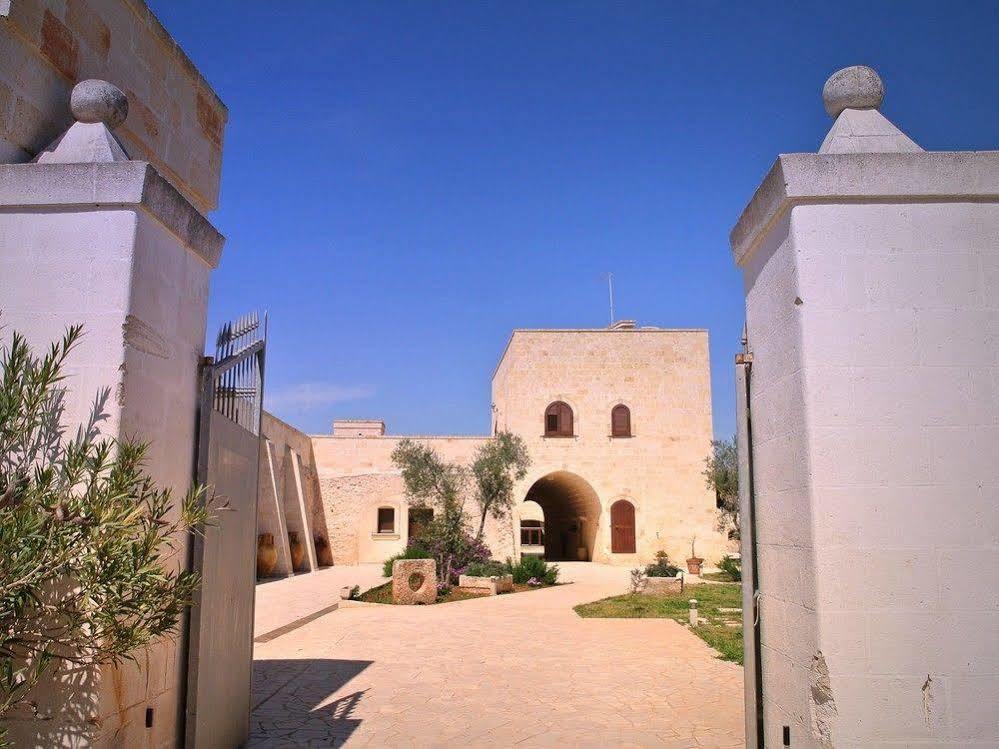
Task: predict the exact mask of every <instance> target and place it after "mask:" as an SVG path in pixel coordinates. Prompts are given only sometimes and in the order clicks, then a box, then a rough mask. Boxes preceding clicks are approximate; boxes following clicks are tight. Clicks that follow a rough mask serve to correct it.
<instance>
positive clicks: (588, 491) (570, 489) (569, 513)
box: [522, 471, 600, 562]
mask: <svg viewBox="0 0 999 749" xmlns="http://www.w3.org/2000/svg"><path fill="white" fill-rule="evenodd" d="M524 500H525V502H535V503H536V504H538V505H539V506H540V507H541V510H542V512H543V513H544V537H543V539H541V540H542V542H543V545H544V554H545V559H547V560H549V561H554V562H558V561H573V562H577V561H578V562H587V561H590V560H592V559H593V549H594V546H595V544H596V540H597V529H598V527H599V523H600V499H599V498H598V497H597V493H596V492H595V491H594V490H593V487H592V486H590V485H589V483H587V481H586V480H585V479H583V478H582V477H580V476H578V475H576V474H575V473H571V472H569V471H554V472H552V473H549V474H547V475H545V476H542V477H541V478H540V479H538V480H537V481H535V482H534V483H533V484H532V485H531V488H530V489H528V490H527V496H526V497H525V498H524ZM522 531H523V528H522Z"/></svg>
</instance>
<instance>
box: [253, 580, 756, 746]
mask: <svg viewBox="0 0 999 749" xmlns="http://www.w3.org/2000/svg"><path fill="white" fill-rule="evenodd" d="M563 570H564V573H565V576H566V578H567V579H572V580H575V582H573V583H572V584H570V585H563V586H559V587H556V588H551V589H545V590H539V591H532V592H527V593H517V594H513V595H505V596H495V597H492V596H490V597H484V598H478V599H471V600H467V601H460V602H456V603H450V604H444V605H438V606H413V607H409V606H405V607H404V606H386V605H379V604H359V605H353V606H350V607H347V608H342V609H340V610H339V611H337V612H335V613H333V614H330V615H328V616H324V617H322V618H320V619H317V620H315V621H313V622H310V623H308V624H305V625H304V626H302V627H301V628H299V629H296V630H295V631H294V632H292V633H290V634H287V635H284V636H281V637H278V638H277V639H275V640H272V641H270V642H267V643H263V644H258V645H257V646H256V647H255V663H254V695H253V704H254V711H253V715H252V718H251V739H250V742H249V743H248V744H247V746H248V747H253V748H259V747H274V748H278V747H280V748H282V749H284V748H290V747H334V746H336V747H339V746H350V747H354V746H357V747H361V746H368V747H451V746H454V747H459V746H460V747H512V746H518V747H548V746H552V747H554V746H561V747H565V746H572V747H628V746H631V747H651V746H657V747H661V746H665V747H733V748H734V747H739V746H743V745H744V742H743V734H742V726H743V715H742V669H741V668H740V667H739V666H737V665H735V664H732V663H726V662H723V661H720V660H718V659H717V658H716V657H715V654H714V651H712V650H711V649H710V648H708V646H707V645H705V644H704V643H703V642H702V641H701V640H699V639H698V638H697V637H695V636H694V635H692V634H690V633H689V632H688V631H686V630H685V629H684V628H683V627H682V626H681V625H679V624H677V623H676V622H673V621H671V620H666V619H582V618H580V617H578V616H577V615H576V614H575V613H574V612H573V611H572V606H574V605H575V604H577V603H582V602H585V601H592V600H595V599H598V598H602V597H604V596H608V595H615V594H618V593H622V592H624V591H625V590H626V589H627V585H628V582H627V578H628V571H627V570H621V569H618V568H613V567H606V566H603V565H595V564H584V563H570V564H565V565H563Z"/></svg>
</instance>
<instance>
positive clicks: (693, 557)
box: [687, 536, 704, 575]
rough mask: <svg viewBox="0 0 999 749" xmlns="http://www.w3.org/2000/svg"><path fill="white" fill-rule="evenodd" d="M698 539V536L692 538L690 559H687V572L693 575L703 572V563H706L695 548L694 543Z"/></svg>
mask: <svg viewBox="0 0 999 749" xmlns="http://www.w3.org/2000/svg"><path fill="white" fill-rule="evenodd" d="M696 541H697V536H694V538H692V539H690V559H688V560H687V572H689V573H690V574H691V575H700V574H701V565H702V564H704V560H703V559H701V557H699V556H697V552H696V551H695V550H694V543H695V542H696Z"/></svg>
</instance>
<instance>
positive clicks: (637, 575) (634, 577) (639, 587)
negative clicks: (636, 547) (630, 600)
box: [631, 567, 649, 593]
mask: <svg viewBox="0 0 999 749" xmlns="http://www.w3.org/2000/svg"><path fill="white" fill-rule="evenodd" d="M648 584H649V577H648V575H646V574H645V571H644V570H643V569H642V568H641V567H636V568H635V569H633V570H632V571H631V592H632V593H641V592H642V591H643V590H645V588H646V587H647V586H648Z"/></svg>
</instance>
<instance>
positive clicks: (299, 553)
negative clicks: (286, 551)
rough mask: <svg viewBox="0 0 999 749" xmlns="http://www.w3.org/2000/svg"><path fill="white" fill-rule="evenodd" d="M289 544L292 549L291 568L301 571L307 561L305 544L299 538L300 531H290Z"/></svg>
mask: <svg viewBox="0 0 999 749" xmlns="http://www.w3.org/2000/svg"><path fill="white" fill-rule="evenodd" d="M288 546H289V547H290V549H291V568H292V569H293V570H295V572H301V570H302V562H304V561H305V545H304V544H303V543H302V542H301V541H299V540H298V531H288Z"/></svg>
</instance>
